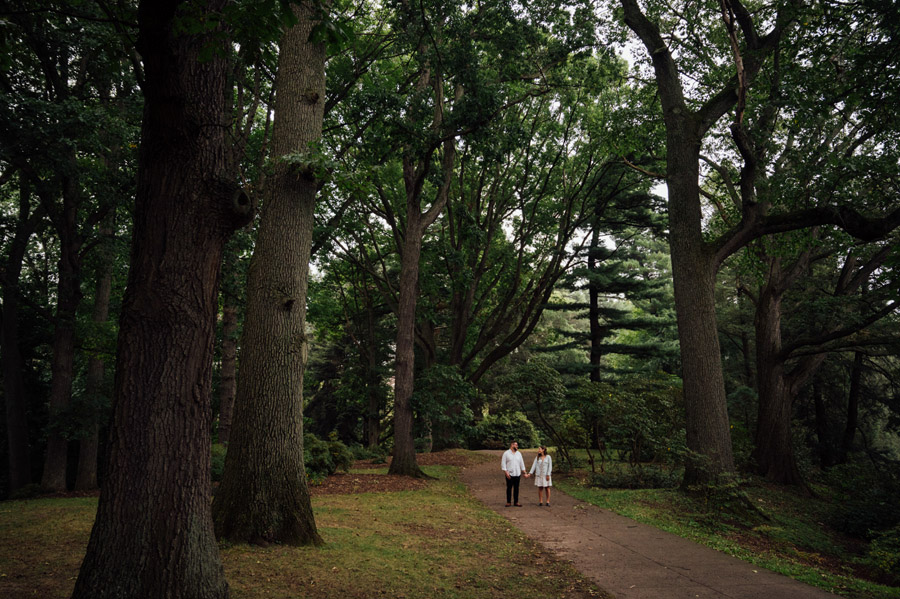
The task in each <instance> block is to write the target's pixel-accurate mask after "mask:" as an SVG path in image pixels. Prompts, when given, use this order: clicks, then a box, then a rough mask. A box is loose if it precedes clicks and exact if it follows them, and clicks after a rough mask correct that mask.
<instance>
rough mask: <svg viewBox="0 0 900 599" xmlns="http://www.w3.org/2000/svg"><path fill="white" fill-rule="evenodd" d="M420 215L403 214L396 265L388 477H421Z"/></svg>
mask: <svg viewBox="0 0 900 599" xmlns="http://www.w3.org/2000/svg"><path fill="white" fill-rule="evenodd" d="M421 218H422V215H421V213H420V212H419V208H418V205H416V206H415V207H414V209H412V210H408V211H407V221H406V236H405V237H404V240H403V241H404V243H403V252H402V258H401V261H402V263H401V266H400V284H399V287H400V289H399V301H398V307H397V308H398V309H397V344H396V349H395V352H396V362H395V367H396V371H395V373H394V452H393V458H392V460H391V465H390V468H389V470H388V472H389V474H403V475H407V476H417V477H421V476H423V473H422V471H421V469H420V468H419V465H418V464H417V463H416V447H415V439H414V437H413V410H412V405H411V399H412V394H413V386H414V377H415V328H416V300H417V299H418V289H419V286H418V284H419V258H420V256H421V253H422V235H423V234H424V231H423V230H422V227H421V224H420V221H421Z"/></svg>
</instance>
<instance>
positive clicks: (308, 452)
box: [303, 433, 353, 481]
mask: <svg viewBox="0 0 900 599" xmlns="http://www.w3.org/2000/svg"><path fill="white" fill-rule="evenodd" d="M303 464H304V466H305V467H306V474H307V476H308V477H309V478H310V480H313V481H314V480H317V479H321V478H323V477H325V476H329V475H331V474H334V473H335V472H337V471H338V470H343V471H344V472H346V471H347V470H349V469H350V467H351V466H352V465H353V453H352V452H351V451H350V449H349V448H348V447H347V446H346V445H344V444H343V443H342V442H340V441H338V440H337V439H330V440H328V441H324V440H322V439H320V438H319V437H317V436H315V435H314V434H312V433H304V435H303Z"/></svg>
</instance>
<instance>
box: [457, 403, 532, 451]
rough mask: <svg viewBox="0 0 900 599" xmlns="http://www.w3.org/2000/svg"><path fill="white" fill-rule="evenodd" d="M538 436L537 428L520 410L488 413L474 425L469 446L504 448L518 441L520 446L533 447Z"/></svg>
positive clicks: (472, 447) (474, 447)
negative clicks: (509, 412)
mask: <svg viewBox="0 0 900 599" xmlns="http://www.w3.org/2000/svg"><path fill="white" fill-rule="evenodd" d="M539 438H540V437H539V435H538V431H537V429H536V428H534V425H533V424H532V423H531V421H530V420H528V418H527V417H526V416H525V414H523V413H522V412H513V413H511V414H488V415H487V416H485V417H484V419H483V420H482V421H481V422H479V423H478V424H477V425H476V426H475V428H474V431H473V434H472V436H471V437H470V439H469V447H470V448H471V449H506V448H507V447H509V444H510V443H511V442H512V441H518V443H519V446H520V447H534V446H536V445H537V444H538V443H539V440H538V439H539Z"/></svg>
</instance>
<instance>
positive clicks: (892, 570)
mask: <svg viewBox="0 0 900 599" xmlns="http://www.w3.org/2000/svg"><path fill="white" fill-rule="evenodd" d="M869 557H870V558H871V559H872V561H873V562H874V563H875V565H876V567H878V569H879V570H881V571H882V572H884V573H885V574H886V575H888V577H889V578H890V579H891V584H892V585H896V584H898V583H900V526H895V527H894V528H891V529H890V530H886V531H884V532H881V533H879V534H878V536H876V537H875V539H874V540H873V541H872V544H871V545H870V546H869Z"/></svg>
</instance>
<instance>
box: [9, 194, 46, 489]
mask: <svg viewBox="0 0 900 599" xmlns="http://www.w3.org/2000/svg"><path fill="white" fill-rule="evenodd" d="M30 197H31V193H30V190H29V189H28V187H27V185H24V184H23V185H22V186H21V189H20V191H19V198H20V199H19V218H18V221H17V223H16V231H15V234H14V237H13V241H12V243H11V244H10V251H9V256H7V259H6V264H5V265H4V268H3V276H2V278H0V285H2V291H3V318H2V319H0V362H2V374H3V402H4V404H5V408H6V438H7V443H8V455H9V490H10V492H12V491H15V490H16V489H20V488H22V487H24V486H25V485H27V484H29V483H30V482H31V458H30V455H29V447H28V417H27V412H26V409H25V402H26V397H25V381H24V378H23V376H22V372H23V368H24V363H23V360H22V353H21V351H20V350H19V279H20V277H21V275H22V264H23V260H24V258H25V251H26V249H27V248H28V239H29V238H30V237H31V235H32V233H34V231H35V228H36V227H37V223H38V216H37V215H34V214H29V211H30V210H31V206H30V201H29V200H30Z"/></svg>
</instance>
